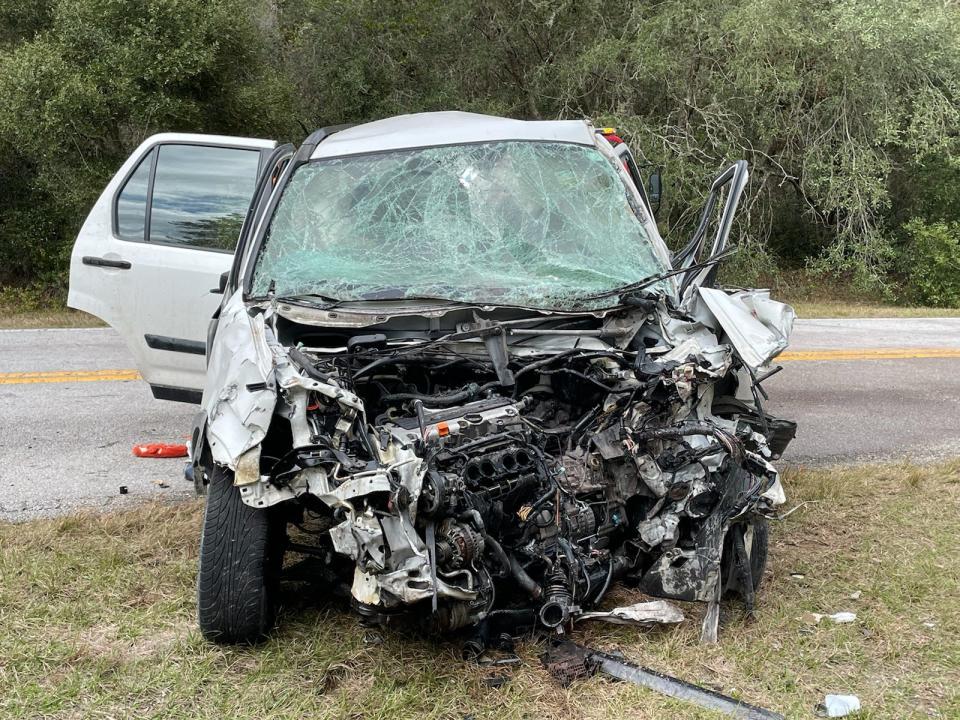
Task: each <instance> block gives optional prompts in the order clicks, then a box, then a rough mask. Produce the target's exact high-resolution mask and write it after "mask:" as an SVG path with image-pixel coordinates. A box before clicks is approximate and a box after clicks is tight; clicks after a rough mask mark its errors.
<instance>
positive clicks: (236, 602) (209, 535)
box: [197, 466, 286, 644]
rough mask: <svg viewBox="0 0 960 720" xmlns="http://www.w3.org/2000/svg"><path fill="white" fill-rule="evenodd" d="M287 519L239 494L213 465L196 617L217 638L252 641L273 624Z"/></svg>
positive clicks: (226, 472) (227, 476)
mask: <svg viewBox="0 0 960 720" xmlns="http://www.w3.org/2000/svg"><path fill="white" fill-rule="evenodd" d="M285 532H286V523H285V522H284V520H283V516H282V515H280V514H279V513H278V512H276V511H275V509H274V508H268V509H262V510H261V509H257V508H252V507H250V506H249V505H246V504H245V503H244V502H243V500H241V499H240V491H239V490H238V489H237V488H236V487H234V485H233V473H232V472H231V471H229V470H226V469H223V468H220V467H217V466H214V467H213V470H212V472H211V473H210V484H209V486H208V488H207V505H206V509H205V511H204V514H203V533H202V535H201V536H200V569H199V573H198V575H197V618H198V620H199V623H200V631H201V632H202V633H203V636H204V637H205V638H207V639H208V640H212V641H213V642H216V643H221V644H229V643H255V642H259V641H261V640H263V639H264V638H265V637H266V636H267V633H268V632H270V630H271V629H272V628H273V625H274V622H275V620H276V616H277V596H278V590H279V587H278V586H279V579H280V569H281V566H282V564H283V549H284V544H285V541H286V537H285Z"/></svg>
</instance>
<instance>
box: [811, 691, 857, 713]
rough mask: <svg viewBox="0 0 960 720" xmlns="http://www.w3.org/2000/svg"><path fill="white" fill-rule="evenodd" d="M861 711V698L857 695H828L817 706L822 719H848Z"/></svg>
mask: <svg viewBox="0 0 960 720" xmlns="http://www.w3.org/2000/svg"><path fill="white" fill-rule="evenodd" d="M859 711H860V698H858V697H857V696H856V695H827V696H826V697H825V698H824V699H823V703H822V704H820V705H818V706H817V714H819V715H820V716H821V717H846V716H847V715H850V714H851V713H855V712H859Z"/></svg>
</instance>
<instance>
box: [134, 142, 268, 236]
mask: <svg viewBox="0 0 960 720" xmlns="http://www.w3.org/2000/svg"><path fill="white" fill-rule="evenodd" d="M156 164H157V167H156V170H155V172H154V178H153V196H152V202H151V211H150V224H149V228H150V230H149V232H150V238H149V240H150V242H155V243H166V244H172V245H186V246H190V247H196V248H208V249H214V250H228V251H232V250H233V249H234V247H235V246H236V243H237V236H238V235H239V233H240V227H241V225H242V224H243V218H244V216H245V214H246V211H247V206H248V205H249V203H250V196H251V195H252V194H253V190H254V186H255V185H256V180H257V171H258V168H259V165H260V153H259V152H258V151H256V150H241V149H238V148H227V147H210V146H197V145H161V146H160V147H159V148H158V154H157V161H156Z"/></svg>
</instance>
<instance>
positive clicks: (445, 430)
mask: <svg viewBox="0 0 960 720" xmlns="http://www.w3.org/2000/svg"><path fill="white" fill-rule="evenodd" d="M437 434H438V435H439V436H440V437H446V436H447V435H449V434H450V426H449V425H447V423H445V422H438V423H437Z"/></svg>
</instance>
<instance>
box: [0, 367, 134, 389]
mask: <svg viewBox="0 0 960 720" xmlns="http://www.w3.org/2000/svg"><path fill="white" fill-rule="evenodd" d="M139 379H140V373H138V372H137V371H136V370H125V369H123V370H52V371H44V372H14V373H0V385H27V384H30V383H73V382H103V381H105V380H139Z"/></svg>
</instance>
